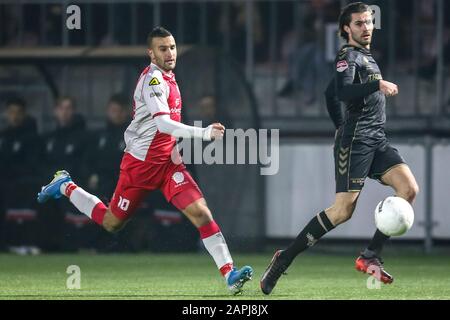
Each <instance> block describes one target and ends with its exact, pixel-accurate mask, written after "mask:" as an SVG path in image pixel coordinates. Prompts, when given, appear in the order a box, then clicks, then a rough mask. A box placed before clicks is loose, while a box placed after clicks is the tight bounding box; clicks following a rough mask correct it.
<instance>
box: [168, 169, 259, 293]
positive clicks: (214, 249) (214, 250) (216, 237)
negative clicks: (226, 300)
mask: <svg viewBox="0 0 450 320" xmlns="http://www.w3.org/2000/svg"><path fill="white" fill-rule="evenodd" d="M184 175H185V176H187V174H186V171H185V173H184ZM191 179H192V178H191ZM171 202H172V203H173V204H174V205H175V206H176V207H177V208H178V209H179V210H180V211H182V212H183V213H184V214H185V215H186V217H187V218H188V219H189V220H190V221H191V222H192V224H194V226H195V227H196V228H197V229H198V231H199V233H200V237H201V239H202V241H203V244H204V246H205V248H206V250H207V251H208V252H209V254H210V255H211V256H212V258H213V259H214V262H215V263H216V265H217V268H218V269H219V271H220V273H221V274H222V276H223V277H224V278H225V281H226V283H227V286H228V289H229V290H230V291H231V292H232V293H233V294H237V293H240V292H241V291H242V287H243V286H244V284H245V282H247V281H248V280H250V279H251V278H252V275H253V269H252V268H251V267H249V266H244V267H242V268H241V269H237V268H236V267H235V266H234V264H233V259H232V257H231V254H230V251H229V250H228V246H227V243H226V241H225V238H224V236H223V234H222V232H221V230H220V228H219V226H218V225H217V223H216V222H215V221H214V219H213V217H212V214H211V211H210V210H209V208H208V206H207V204H206V201H205V199H204V198H203V196H202V194H201V193H200V191H199V190H198V189H197V188H190V189H186V190H184V191H182V192H180V193H178V194H176V195H175V196H174V197H173V198H172V200H171Z"/></svg>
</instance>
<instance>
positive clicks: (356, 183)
mask: <svg viewBox="0 0 450 320" xmlns="http://www.w3.org/2000/svg"><path fill="white" fill-rule="evenodd" d="M402 163H405V160H403V158H402V157H401V156H400V154H399V153H398V150H397V149H395V148H394V147H392V146H391V145H390V144H389V142H388V140H387V139H384V140H382V141H380V143H378V144H376V145H375V146H371V145H369V144H367V143H364V142H363V141H360V140H357V139H354V138H353V137H351V136H349V137H346V136H338V137H336V141H335V144H334V172H335V179H336V193H338V192H357V191H361V190H362V188H363V187H364V181H365V180H366V177H369V178H371V179H376V180H378V181H379V182H381V183H383V182H382V181H381V177H382V176H383V175H384V174H385V173H386V172H387V171H389V170H390V169H392V168H393V167H395V166H397V165H399V164H402Z"/></svg>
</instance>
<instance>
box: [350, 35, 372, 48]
mask: <svg viewBox="0 0 450 320" xmlns="http://www.w3.org/2000/svg"><path fill="white" fill-rule="evenodd" d="M352 38H353V40H354V41H355V42H356V43H357V44H359V45H361V46H362V47H370V44H371V43H372V34H370V37H369V39H368V40H364V39H363V36H362V35H361V36H360V37H356V36H355V35H354V34H352Z"/></svg>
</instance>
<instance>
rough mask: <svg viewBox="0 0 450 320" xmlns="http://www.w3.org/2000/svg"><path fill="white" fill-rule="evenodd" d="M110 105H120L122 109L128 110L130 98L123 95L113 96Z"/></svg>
mask: <svg viewBox="0 0 450 320" xmlns="http://www.w3.org/2000/svg"><path fill="white" fill-rule="evenodd" d="M109 103H115V104H118V105H119V106H120V107H121V108H122V109H126V108H127V107H128V103H129V100H128V97H127V96H126V95H124V94H122V93H116V94H113V95H112V96H111V97H110V98H109V101H108V104H109Z"/></svg>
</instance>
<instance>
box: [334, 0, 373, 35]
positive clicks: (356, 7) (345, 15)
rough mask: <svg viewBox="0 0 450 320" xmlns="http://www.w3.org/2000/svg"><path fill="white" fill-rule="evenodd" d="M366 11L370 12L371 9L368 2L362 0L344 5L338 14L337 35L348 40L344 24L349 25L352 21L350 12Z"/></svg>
mask: <svg viewBox="0 0 450 320" xmlns="http://www.w3.org/2000/svg"><path fill="white" fill-rule="evenodd" d="M366 11H370V12H372V9H371V8H370V6H369V5H368V4H365V3H364V2H353V3H350V4H348V5H346V6H345V7H344V8H343V9H342V11H341V14H340V15H339V35H340V36H341V37H342V38H343V39H344V40H345V41H348V39H349V38H348V33H347V32H346V31H345V30H344V26H349V25H350V22H352V13H363V12H366Z"/></svg>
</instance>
